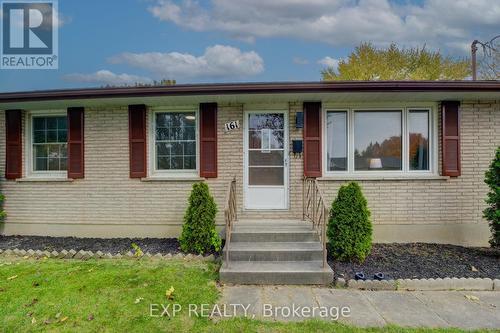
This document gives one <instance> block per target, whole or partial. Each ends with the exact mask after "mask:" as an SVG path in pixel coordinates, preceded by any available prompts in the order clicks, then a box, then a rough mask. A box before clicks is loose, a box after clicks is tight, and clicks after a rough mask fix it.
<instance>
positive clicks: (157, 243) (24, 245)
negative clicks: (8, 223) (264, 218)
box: [0, 235, 181, 254]
mask: <svg viewBox="0 0 500 333" xmlns="http://www.w3.org/2000/svg"><path fill="white" fill-rule="evenodd" d="M132 243H135V244H137V245H138V246H139V247H140V248H141V250H142V251H143V252H144V253H146V252H149V253H151V254H156V253H161V254H167V253H171V254H177V253H179V252H181V250H180V248H179V241H178V240H177V238H140V239H139V238H107V239H103V238H75V237H45V236H1V235H0V249H3V250H7V249H11V250H13V249H15V248H18V249H23V250H29V249H32V250H34V251H36V250H40V251H45V250H47V251H54V250H55V251H61V250H67V251H69V250H71V249H73V250H75V251H79V250H85V251H92V252H97V251H101V252H104V253H108V252H109V253H111V254H116V253H121V254H124V253H127V252H128V251H132V252H134V251H133V248H132Z"/></svg>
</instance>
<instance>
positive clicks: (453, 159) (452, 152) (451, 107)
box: [441, 102, 460, 177]
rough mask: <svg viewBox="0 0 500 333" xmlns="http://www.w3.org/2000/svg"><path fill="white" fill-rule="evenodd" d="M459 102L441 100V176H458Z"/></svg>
mask: <svg viewBox="0 0 500 333" xmlns="http://www.w3.org/2000/svg"><path fill="white" fill-rule="evenodd" d="M459 106H460V103H459V102H442V103H441V111H442V112H441V121H442V123H441V124H442V128H441V130H442V153H443V156H442V158H443V172H442V174H443V176H451V177H458V176H460V108H459Z"/></svg>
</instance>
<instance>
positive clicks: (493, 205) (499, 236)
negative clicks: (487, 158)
mask: <svg viewBox="0 0 500 333" xmlns="http://www.w3.org/2000/svg"><path fill="white" fill-rule="evenodd" d="M484 182H485V183H486V184H488V186H489V187H490V191H489V192H488V194H487V197H486V200H485V201H486V203H487V204H488V207H487V208H486V209H485V210H484V211H483V213H484V218H485V219H487V220H488V222H489V224H490V229H491V239H490V245H491V246H492V247H500V147H498V148H497V151H496V153H495V158H493V161H491V164H490V168H489V169H488V171H486V174H485V179H484Z"/></svg>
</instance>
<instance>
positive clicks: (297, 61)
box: [292, 57, 309, 65]
mask: <svg viewBox="0 0 500 333" xmlns="http://www.w3.org/2000/svg"><path fill="white" fill-rule="evenodd" d="M292 61H293V63H294V64H296V65H307V64H309V60H307V59H304V58H301V57H293V59H292Z"/></svg>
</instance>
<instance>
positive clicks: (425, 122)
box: [324, 108, 433, 174]
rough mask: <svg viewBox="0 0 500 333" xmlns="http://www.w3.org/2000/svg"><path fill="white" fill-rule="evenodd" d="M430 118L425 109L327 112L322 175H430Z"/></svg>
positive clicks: (430, 113) (428, 112)
mask: <svg viewBox="0 0 500 333" xmlns="http://www.w3.org/2000/svg"><path fill="white" fill-rule="evenodd" d="M431 115H432V112H431V109H427V108H402V109H377V110H373V109H351V110H327V111H326V114H325V140H326V142H325V148H324V149H325V154H324V156H325V157H326V159H325V170H326V173H327V174H328V173H335V174H349V173H356V174H362V173H366V174H377V172H379V173H384V174H386V173H391V172H392V173H399V174H404V173H407V174H411V173H416V172H427V173H430V172H432V171H433V170H431V169H432V165H431V161H432V160H433V159H432V146H431V143H432V142H431V138H432V137H431V128H432V127H431V124H432V117H431Z"/></svg>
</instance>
